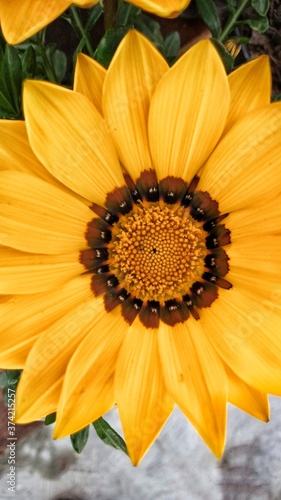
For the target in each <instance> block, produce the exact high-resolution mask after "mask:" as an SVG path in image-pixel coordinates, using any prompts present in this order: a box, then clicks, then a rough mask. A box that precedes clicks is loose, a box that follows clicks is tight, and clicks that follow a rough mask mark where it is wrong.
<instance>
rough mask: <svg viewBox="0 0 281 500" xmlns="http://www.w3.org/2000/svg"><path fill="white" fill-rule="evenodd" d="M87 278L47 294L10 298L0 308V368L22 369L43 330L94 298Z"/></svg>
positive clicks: (73, 281)
mask: <svg viewBox="0 0 281 500" xmlns="http://www.w3.org/2000/svg"><path fill="white" fill-rule="evenodd" d="M90 280H91V278H90V275H85V276H79V277H78V278H75V279H73V280H70V281H69V282H68V283H66V284H65V285H63V286H61V287H59V288H58V289H57V290H55V291H52V292H48V293H39V294H36V295H34V294H31V295H26V296H21V295H18V296H13V297H11V298H9V299H8V300H6V301H5V303H3V304H1V305H0V317H1V331H0V345H1V351H0V366H1V367H2V368H6V369H17V368H23V366H24V363H25V361H26V358H27V355H28V353H29V351H30V350H31V348H32V346H33V345H34V343H35V341H36V340H37V338H38V336H39V335H40V333H41V332H42V331H44V330H45V329H46V328H48V327H49V326H51V325H52V324H53V323H55V322H56V321H57V320H58V319H59V318H60V317H62V316H64V315H65V314H66V313H68V312H69V311H71V310H72V309H73V308H74V307H75V306H77V305H78V304H80V303H82V302H84V301H86V300H88V299H90V298H91V297H92V296H93V293H92V291H91V286H90V285H91V283H90Z"/></svg>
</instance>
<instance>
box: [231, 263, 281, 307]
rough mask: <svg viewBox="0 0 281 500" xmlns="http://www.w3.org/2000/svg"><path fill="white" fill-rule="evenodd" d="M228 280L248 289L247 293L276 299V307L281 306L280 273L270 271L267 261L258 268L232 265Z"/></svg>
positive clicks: (240, 287)
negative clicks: (267, 267) (267, 268)
mask: <svg viewBox="0 0 281 500" xmlns="http://www.w3.org/2000/svg"><path fill="white" fill-rule="evenodd" d="M227 279H228V281H230V283H232V285H233V286H235V287H238V288H239V289H242V290H243V289H244V290H247V293H254V294H256V293H257V287H258V293H259V295H260V300H261V299H264V298H265V299H268V298H269V297H270V298H271V300H273V299H274V308H276V309H277V308H278V309H280V308H281V281H280V274H279V273H276V272H268V271H267V270H266V261H265V263H264V264H263V265H262V266H261V267H258V268H257V269H246V268H245V267H244V268H243V267H238V266H231V269H230V271H229V273H228V275H227ZM257 283H258V285H257Z"/></svg>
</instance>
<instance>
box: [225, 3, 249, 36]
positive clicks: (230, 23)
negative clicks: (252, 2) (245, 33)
mask: <svg viewBox="0 0 281 500" xmlns="http://www.w3.org/2000/svg"><path fill="white" fill-rule="evenodd" d="M247 3H249V0H242V1H241V3H240V5H239V6H238V7H237V10H236V12H234V13H233V14H232V16H231V17H230V18H229V19H228V21H227V23H226V25H225V27H224V29H223V31H222V33H221V35H220V37H219V40H220V42H223V41H224V40H225V39H226V38H227V36H228V34H229V33H230V32H231V31H232V29H233V27H234V26H235V23H236V21H237V19H238V17H239V16H240V14H241V12H243V10H244V9H245V7H246V5H247Z"/></svg>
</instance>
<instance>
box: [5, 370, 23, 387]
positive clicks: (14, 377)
mask: <svg viewBox="0 0 281 500" xmlns="http://www.w3.org/2000/svg"><path fill="white" fill-rule="evenodd" d="M21 372H22V370H6V375H7V381H8V385H16V384H18V382H19V379H20V376H21Z"/></svg>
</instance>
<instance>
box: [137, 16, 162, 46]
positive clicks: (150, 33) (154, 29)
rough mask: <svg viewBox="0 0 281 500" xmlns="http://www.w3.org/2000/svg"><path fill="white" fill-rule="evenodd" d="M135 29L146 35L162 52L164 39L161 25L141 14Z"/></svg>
mask: <svg viewBox="0 0 281 500" xmlns="http://www.w3.org/2000/svg"><path fill="white" fill-rule="evenodd" d="M134 26H135V28H136V29H137V30H138V31H140V32H141V33H142V34H143V35H145V36H146V37H147V38H149V40H151V42H152V43H153V44H154V45H155V46H156V47H157V48H158V49H159V50H161V52H162V49H163V45H164V39H163V36H162V34H161V30H160V24H159V23H158V22H157V21H154V19H151V18H150V17H148V16H147V15H146V14H143V13H141V14H140V15H139V16H138V17H137V18H136V20H135V23H134Z"/></svg>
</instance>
